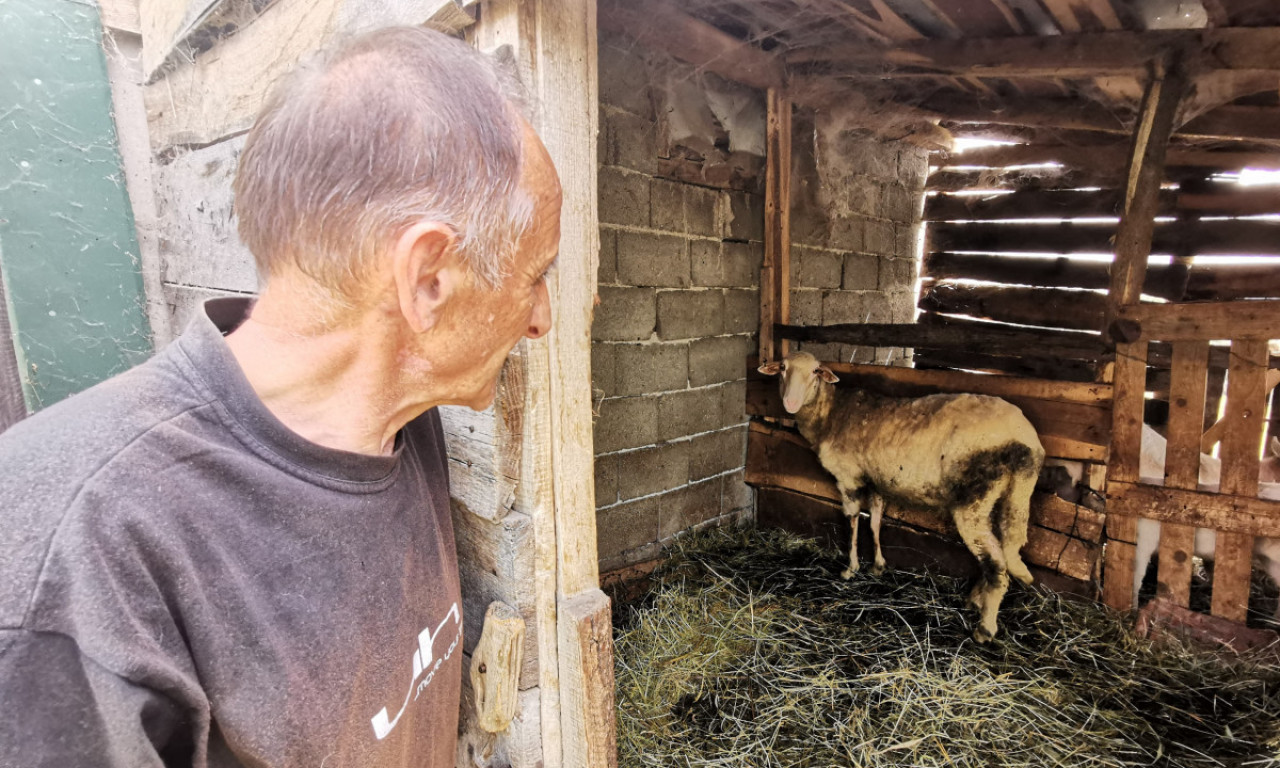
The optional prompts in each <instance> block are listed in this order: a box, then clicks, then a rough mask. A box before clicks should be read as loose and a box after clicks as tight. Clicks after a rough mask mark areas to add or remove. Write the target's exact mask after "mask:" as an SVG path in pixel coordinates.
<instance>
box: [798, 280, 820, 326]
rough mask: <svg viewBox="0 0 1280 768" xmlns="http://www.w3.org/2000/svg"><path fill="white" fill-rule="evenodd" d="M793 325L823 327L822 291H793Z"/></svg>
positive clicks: (807, 289)
mask: <svg viewBox="0 0 1280 768" xmlns="http://www.w3.org/2000/svg"><path fill="white" fill-rule="evenodd" d="M791 324H792V325H822V291H821V290H819V289H816V288H793V289H791Z"/></svg>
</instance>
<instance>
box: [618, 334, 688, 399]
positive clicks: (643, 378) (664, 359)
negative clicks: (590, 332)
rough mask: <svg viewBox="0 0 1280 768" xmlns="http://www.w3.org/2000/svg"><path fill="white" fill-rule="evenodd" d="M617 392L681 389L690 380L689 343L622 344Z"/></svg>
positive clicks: (638, 392) (650, 391)
mask: <svg viewBox="0 0 1280 768" xmlns="http://www.w3.org/2000/svg"><path fill="white" fill-rule="evenodd" d="M617 355H618V384H617V387H618V393H619V394H620V395H648V394H653V393H655V392H670V391H672V390H682V389H684V388H685V387H686V386H687V385H688V382H689V345H688V344H619V345H618V347H617Z"/></svg>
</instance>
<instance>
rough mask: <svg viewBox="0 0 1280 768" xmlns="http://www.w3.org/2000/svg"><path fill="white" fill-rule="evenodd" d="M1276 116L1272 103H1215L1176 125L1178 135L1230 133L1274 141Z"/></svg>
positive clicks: (1278, 136)
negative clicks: (1215, 106) (1215, 105)
mask: <svg viewBox="0 0 1280 768" xmlns="http://www.w3.org/2000/svg"><path fill="white" fill-rule="evenodd" d="M1277 116H1280V110H1277V109H1276V108H1275V107H1247V106H1237V105H1228V106H1225V107H1218V108H1217V109H1215V110H1213V111H1211V112H1209V113H1208V114H1205V115H1202V116H1201V117H1197V118H1196V119H1195V120H1192V121H1191V122H1189V123H1187V124H1185V125H1183V126H1182V127H1181V128H1179V129H1178V135H1179V136H1186V137H1188V138H1191V137H1196V138H1206V139H1207V138H1223V139H1226V138H1232V137H1234V138H1241V139H1254V140H1257V141H1271V142H1275V141H1280V125H1278V124H1277V122H1276V118H1277Z"/></svg>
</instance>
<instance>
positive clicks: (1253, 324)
mask: <svg viewBox="0 0 1280 768" xmlns="http://www.w3.org/2000/svg"><path fill="white" fill-rule="evenodd" d="M1117 316H1118V317H1120V318H1122V319H1124V320H1126V321H1128V322H1131V323H1134V324H1136V330H1137V332H1138V338H1140V339H1144V340H1147V339H1162V340H1167V341H1194V340H1198V339H1261V340H1266V339H1271V338H1280V300H1275V299H1267V300H1259V301H1202V302H1185V303H1179V304H1138V305H1135V306H1131V307H1123V308H1121V309H1120V310H1119V313H1118V315H1117ZM1233 357H1234V355H1233ZM1264 367H1265V363H1264Z"/></svg>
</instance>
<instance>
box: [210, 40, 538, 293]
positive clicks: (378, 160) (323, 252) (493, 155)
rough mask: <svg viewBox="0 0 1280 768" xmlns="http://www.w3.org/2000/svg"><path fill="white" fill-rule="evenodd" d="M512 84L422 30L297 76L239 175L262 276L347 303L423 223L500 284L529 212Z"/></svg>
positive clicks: (243, 214) (277, 94)
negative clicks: (448, 237)
mask: <svg viewBox="0 0 1280 768" xmlns="http://www.w3.org/2000/svg"><path fill="white" fill-rule="evenodd" d="M513 81H514V78H512V77H510V76H509V75H507V74H506V73H504V72H503V71H502V70H501V69H500V68H499V67H498V65H497V64H496V63H495V62H494V61H492V60H491V59H489V58H488V57H486V56H485V55H483V54H481V53H480V52H478V51H476V50H475V49H473V48H472V47H471V46H469V45H467V44H466V43H463V42H462V41H460V40H457V39H454V38H451V37H449V36H447V35H444V34H441V33H439V32H435V31H432V30H429V29H425V28H422V27H389V28H386V29H380V30H377V31H375V32H371V33H368V34H366V35H362V36H360V37H357V38H354V39H353V40H351V41H350V42H348V43H346V44H345V45H343V46H341V47H340V48H338V49H337V50H335V51H333V52H331V53H328V54H324V55H322V56H321V58H320V59H318V60H317V61H314V62H312V63H310V64H309V65H308V66H305V67H303V68H301V69H300V70H298V71H297V72H296V73H294V74H293V75H291V76H290V77H289V79H288V80H287V81H285V82H284V83H283V84H282V85H281V86H280V87H277V88H276V89H275V91H274V92H273V93H272V95H271V97H270V98H269V99H268V100H267V103H266V105H265V106H264V108H263V110H262V112H261V113H260V114H259V116H258V120H257V122H256V123H255V124H254V126H253V129H252V130H251V131H250V132H249V137H248V139H247V140H246V142H245V147H244V151H243V152H242V153H241V155H240V165H239V169H238V170H237V172H236V180H235V205H236V212H237V214H238V215H239V217H240V237H241V239H242V240H243V241H244V243H245V245H247V246H248V247H249V250H250V251H251V252H252V253H253V255H254V259H255V260H256V261H257V265H258V272H259V274H260V275H261V277H262V279H263V280H266V279H267V278H268V277H270V276H271V275H273V274H276V273H277V272H278V271H279V270H280V268H281V267H282V266H285V265H291V266H293V267H295V268H297V269H298V270H299V271H301V272H302V273H303V274H306V275H308V276H309V277H311V278H312V279H313V280H315V281H316V282H317V283H319V284H320V285H321V286H322V287H324V288H326V289H328V290H329V291H331V292H332V293H333V297H334V298H335V299H338V300H339V301H340V302H341V303H346V302H345V301H342V300H343V299H345V300H350V299H353V298H355V293H356V289H357V286H360V285H362V284H363V281H364V279H365V278H367V277H368V275H369V272H370V269H371V267H372V266H373V264H374V261H375V259H376V257H377V255H378V254H379V253H381V252H382V250H383V249H384V248H385V247H387V245H389V244H390V243H391V242H392V241H393V240H394V239H395V238H397V237H399V236H400V235H401V234H402V233H403V232H404V230H405V229H406V228H408V227H409V226H410V225H412V224H413V223H414V222H417V221H424V220H426V221H440V222H444V223H446V224H448V225H450V226H451V227H453V229H454V230H455V232H456V233H457V235H458V251H459V253H460V255H461V257H462V259H463V260H464V261H465V262H466V263H467V264H468V265H469V266H470V267H471V269H472V271H474V272H475V273H476V275H477V276H478V277H479V278H480V280H481V281H482V282H483V283H485V284H486V285H488V286H489V287H491V288H493V287H497V286H498V284H499V283H500V282H501V280H502V278H503V276H504V274H505V271H506V270H507V268H508V267H509V265H510V262H511V257H512V255H513V253H514V251H515V246H516V243H517V241H518V240H519V239H520V237H521V236H522V235H523V234H524V233H525V231H526V230H527V229H528V227H529V224H530V222H531V220H532V213H533V201H532V200H531V199H530V197H529V196H528V195H527V194H526V193H525V191H524V190H522V189H521V188H520V186H519V182H520V169H521V164H522V159H523V138H522V130H521V127H520V123H519V112H518V108H519V100H518V92H517V90H516V89H515V87H513Z"/></svg>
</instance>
